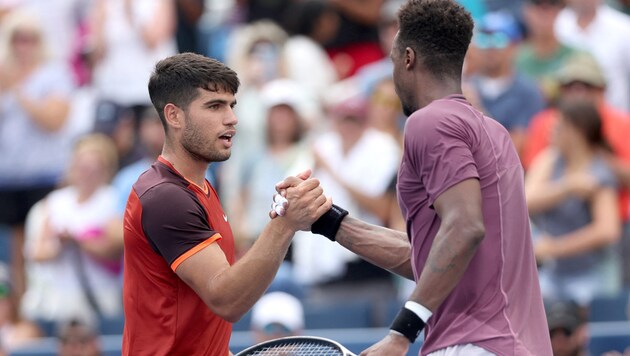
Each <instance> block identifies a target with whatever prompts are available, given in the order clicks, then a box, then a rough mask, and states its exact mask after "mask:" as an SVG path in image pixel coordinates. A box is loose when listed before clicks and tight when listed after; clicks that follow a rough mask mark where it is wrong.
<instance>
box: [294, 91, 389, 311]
mask: <svg viewBox="0 0 630 356" xmlns="http://www.w3.org/2000/svg"><path fill="white" fill-rule="evenodd" d="M330 117H331V120H332V123H331V124H332V128H331V130H330V131H329V132H326V133H323V134H322V135H321V136H319V137H317V138H316V139H315V140H314V142H313V154H314V157H315V170H314V171H313V176H314V177H317V178H319V179H320V182H321V185H322V187H323V188H324V191H326V193H327V194H330V195H331V196H333V197H335V203H336V204H339V205H341V206H344V207H346V208H347V209H348V211H351V212H352V214H355V215H357V216H361V217H362V218H363V219H366V220H368V221H370V222H372V223H374V224H379V225H383V224H385V221H384V220H383V217H382V216H381V217H379V216H377V215H376V214H375V211H373V210H371V209H370V206H369V204H368V202H367V201H366V199H364V198H365V197H367V198H370V199H378V198H382V197H383V195H385V194H386V191H387V188H388V186H389V184H390V182H391V180H392V179H393V177H394V176H395V175H396V173H397V166H398V164H399V163H400V158H401V150H400V146H399V144H398V142H396V140H395V139H394V138H392V137H391V136H390V135H388V134H385V133H383V132H380V131H378V130H376V129H375V128H373V127H370V125H369V123H368V118H367V102H366V101H365V100H363V99H361V98H360V97H351V98H347V99H341V100H340V101H339V102H338V103H336V104H334V105H333V106H332V107H331V109H330ZM374 167H378V169H374ZM313 251H319V253H317V254H313ZM293 262H294V268H295V276H296V278H297V280H298V281H299V282H300V283H303V284H305V285H307V286H312V287H314V288H313V289H312V291H311V295H312V296H313V298H314V299H317V298H319V297H324V298H331V297H332V298H334V297H335V293H340V294H339V295H338V296H339V297H341V298H342V297H346V298H347V297H351V295H352V293H358V294H362V293H369V292H373V291H374V290H366V289H370V288H375V289H378V290H381V291H382V290H384V289H386V288H389V290H392V291H393V290H394V288H393V287H392V286H391V278H390V276H391V274H390V273H389V272H386V271H383V270H380V269H378V268H377V267H374V266H373V265H371V264H369V263H367V262H365V261H364V260H361V259H359V258H358V257H357V256H355V255H353V254H352V253H350V252H349V251H348V250H345V249H344V248H343V247H341V246H340V245H338V244H331V243H329V241H325V240H323V239H318V238H314V237H313V236H312V234H311V233H310V232H303V233H298V234H296V237H295V239H294V242H293ZM347 282H352V283H354V284H353V287H352V288H350V290H349V288H348V285H347ZM348 291H349V292H350V293H351V294H350V295H348V294H344V293H346V292H348ZM378 297H379V298H380V297H384V295H383V294H381V295H379V296H378Z"/></svg>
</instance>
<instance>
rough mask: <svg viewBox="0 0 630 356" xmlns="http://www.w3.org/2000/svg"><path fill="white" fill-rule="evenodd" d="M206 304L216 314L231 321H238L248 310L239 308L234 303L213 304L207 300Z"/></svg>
mask: <svg viewBox="0 0 630 356" xmlns="http://www.w3.org/2000/svg"><path fill="white" fill-rule="evenodd" d="M206 305H208V307H209V308H210V310H212V312H213V313H214V314H215V315H216V316H218V317H219V318H221V319H223V320H225V321H227V322H230V323H236V322H237V321H239V320H241V318H242V317H243V315H245V313H246V312H247V311H243V310H241V309H242V308H239V307H238V306H237V305H234V304H232V303H223V304H217V303H214V304H213V303H208V302H206Z"/></svg>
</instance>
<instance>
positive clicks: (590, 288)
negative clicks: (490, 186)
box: [525, 100, 621, 306]
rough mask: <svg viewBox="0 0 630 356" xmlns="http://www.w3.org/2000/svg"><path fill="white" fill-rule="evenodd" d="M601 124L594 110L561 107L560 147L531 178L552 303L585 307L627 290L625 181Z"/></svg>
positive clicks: (545, 289) (583, 104) (528, 187)
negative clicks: (619, 250)
mask: <svg viewBox="0 0 630 356" xmlns="http://www.w3.org/2000/svg"><path fill="white" fill-rule="evenodd" d="M601 125H602V124H601V119H600V116H599V114H598V112H597V109H596V108H595V106H594V105H593V103H591V102H588V101H577V100H570V101H569V100H567V101H563V102H561V103H560V105H559V115H558V121H557V123H556V127H555V129H554V136H553V146H552V147H551V148H550V149H549V150H548V151H546V152H545V153H543V154H541V155H540V156H539V157H537V158H536V160H535V161H534V163H533V164H532V166H531V167H530V168H529V171H528V174H527V177H526V182H525V193H526V197H527V208H528V210H529V214H530V216H531V218H532V222H533V224H534V226H535V227H536V229H535V230H536V231H537V233H536V234H534V252H535V254H536V258H537V260H538V261H539V263H540V264H541V266H540V270H539V278H540V284H541V291H542V294H543V297H544V298H548V299H558V300H569V299H574V300H576V301H577V302H578V303H579V304H580V305H584V306H585V305H588V304H589V303H590V301H591V300H592V299H593V298H594V297H595V296H599V295H613V294H614V293H617V292H618V291H619V290H620V279H619V277H620V268H619V267H620V266H619V256H618V255H617V254H616V252H615V250H614V248H613V246H614V245H615V243H617V241H619V238H620V237H621V222H620V217H619V214H618V210H617V209H618V207H617V180H616V178H615V176H614V173H613V171H612V169H611V168H610V167H609V166H608V164H607V162H606V160H605V159H604V158H603V157H602V155H601V154H600V151H602V150H605V149H607V147H608V146H607V143H606V141H605V139H604V136H603V133H602V129H601Z"/></svg>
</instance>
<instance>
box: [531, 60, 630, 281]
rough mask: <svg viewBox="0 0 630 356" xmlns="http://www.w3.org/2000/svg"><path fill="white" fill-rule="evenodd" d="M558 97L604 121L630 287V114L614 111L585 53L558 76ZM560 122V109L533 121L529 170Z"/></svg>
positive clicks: (601, 77)
mask: <svg viewBox="0 0 630 356" xmlns="http://www.w3.org/2000/svg"><path fill="white" fill-rule="evenodd" d="M557 79H558V81H559V84H560V86H559V98H560V99H561V100H562V99H575V100H585V101H589V102H592V103H594V104H595V106H596V107H597V109H598V111H599V115H600V116H601V119H602V129H603V132H604V136H605V137H606V141H607V142H608V143H609V144H610V146H611V148H612V151H613V152H612V153H613V154H607V155H606V158H607V161H608V164H609V165H610V167H611V168H612V169H613V171H614V172H615V174H616V176H617V179H618V180H619V181H620V183H621V184H622V188H623V189H622V190H621V192H620V194H619V210H620V214H621V217H622V219H623V222H624V234H623V239H622V246H621V250H622V256H623V258H622V261H623V280H624V285H626V286H627V285H630V259H629V258H628V257H627V256H630V209H629V207H630V202H629V199H628V187H629V186H630V141H628V135H630V115H629V114H627V113H625V112H622V111H619V110H617V109H615V108H613V107H612V106H611V105H610V104H609V103H608V102H607V100H606V97H605V95H604V93H605V89H606V79H605V77H604V75H603V73H602V71H601V69H600V67H599V65H598V64H597V62H596V61H595V59H594V58H593V57H592V56H590V55H588V54H585V53H580V54H577V55H575V56H572V57H571V58H570V59H569V60H568V61H567V63H566V65H565V66H564V67H563V68H561V69H560V71H559V72H558V75H557ZM556 120H557V110H556V109H554V108H550V109H547V110H545V111H542V112H540V113H539V114H537V115H536V116H535V117H534V119H532V122H531V125H530V127H529V130H528V139H527V145H526V148H525V156H524V160H523V163H524V165H525V167H526V168H527V167H529V166H530V165H531V162H532V161H533V160H534V158H535V157H536V156H537V155H538V154H539V153H540V152H542V151H543V150H544V149H545V147H547V145H548V144H549V138H550V135H551V131H552V127H553V126H554V125H555V122H556Z"/></svg>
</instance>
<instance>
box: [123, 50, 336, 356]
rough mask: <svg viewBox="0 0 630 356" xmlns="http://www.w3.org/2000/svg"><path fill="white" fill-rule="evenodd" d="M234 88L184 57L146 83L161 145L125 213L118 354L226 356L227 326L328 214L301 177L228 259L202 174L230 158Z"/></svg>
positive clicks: (214, 200) (159, 68) (197, 58)
mask: <svg viewBox="0 0 630 356" xmlns="http://www.w3.org/2000/svg"><path fill="white" fill-rule="evenodd" d="M238 86H239V81H238V78H237V76H236V73H235V72H234V71H232V70H231V69H230V68H228V67H226V66H225V65H223V64H222V63H220V62H218V61H216V60H213V59H210V58H207V57H204V56H201V55H196V54H192V53H185V54H179V55H175V56H172V57H169V58H166V59H164V60H162V61H160V62H159V63H158V64H157V65H156V67H155V71H154V72H153V74H152V76H151V79H150V81H149V94H150V96H151V100H152V102H153V105H154V106H155V108H156V110H157V112H158V113H159V115H160V119H161V120H162V124H163V126H164V130H165V132H166V142H165V144H164V148H163V150H162V154H161V155H160V157H159V158H158V160H157V161H156V162H155V163H154V164H153V165H152V166H151V168H150V169H149V170H147V171H146V172H144V173H143V174H142V175H141V176H140V178H139V179H138V181H137V182H136V183H135V184H134V186H133V189H132V191H131V193H130V195H129V200H128V203H127V208H126V211H125V217H124V241H125V242H124V243H125V259H124V263H125V269H124V293H123V294H124V295H123V297H124V310H125V329H124V333H123V354H124V355H133V356H137V355H151V356H156V355H213V356H227V355H229V354H230V352H229V350H228V344H229V340H230V335H231V333H232V323H233V322H235V321H237V320H239V319H240V318H241V317H242V316H243V315H244V314H245V313H246V312H247V311H248V310H249V309H250V308H251V307H252V306H253V305H254V303H255V302H256V301H257V300H258V299H259V297H260V296H261V295H262V294H263V293H264V292H265V290H266V288H267V287H268V286H269V284H270V283H271V281H272V279H273V277H274V275H275V273H276V272H277V270H278V268H279V266H280V264H281V262H282V260H283V258H284V256H285V254H286V252H287V249H288V247H289V244H290V242H291V239H292V237H293V235H294V233H295V231H297V230H307V229H310V226H311V224H312V223H313V222H314V221H315V220H316V219H317V218H318V217H320V216H321V215H322V214H323V213H324V212H326V211H328V210H329V209H330V208H331V206H332V203H331V201H330V199H327V198H326V197H324V196H323V194H322V193H323V190H322V188H321V187H319V182H318V181H317V180H316V179H306V180H305V181H304V182H303V183H302V184H300V185H299V186H298V187H297V188H296V189H295V190H293V189H292V190H291V192H290V194H288V195H287V199H288V203H289V204H290V205H291V209H290V211H288V212H287V213H286V214H285V215H284V217H283V218H281V219H273V220H271V221H270V222H269V223H268V224H267V226H266V227H265V229H264V230H263V232H262V233H261V234H260V236H259V238H258V240H257V241H256V243H255V244H254V245H253V246H252V248H251V249H250V250H249V251H248V252H247V253H246V254H245V255H244V256H243V257H242V258H241V259H240V260H239V261H235V258H234V238H233V236H232V231H231V229H230V225H229V223H228V217H227V216H226V215H225V213H224V212H223V209H222V208H221V204H220V202H219V198H218V196H217V193H216V191H215V190H214V189H213V187H212V186H211V185H210V183H209V182H208V181H207V180H206V179H205V173H206V170H207V169H208V165H209V164H210V163H212V162H220V161H225V160H227V159H228V158H229V157H230V151H231V147H232V140H233V137H234V135H235V133H236V128H235V127H236V124H237V118H236V117H235V115H234V111H233V108H234V106H235V105H236V99H235V97H234V95H235V94H236V91H237V90H238ZM308 175H309V173H308V172H306V173H305V174H304V175H303V178H307V176H308Z"/></svg>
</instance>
